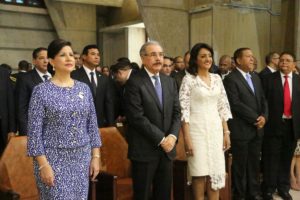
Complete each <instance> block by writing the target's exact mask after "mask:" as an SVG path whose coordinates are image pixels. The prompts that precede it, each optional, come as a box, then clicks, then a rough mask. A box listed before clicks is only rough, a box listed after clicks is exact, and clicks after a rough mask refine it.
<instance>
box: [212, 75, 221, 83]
mask: <svg viewBox="0 0 300 200" xmlns="http://www.w3.org/2000/svg"><path fill="white" fill-rule="evenodd" d="M210 76H211V78H212V79H214V80H216V81H219V82H222V78H221V77H220V75H219V74H215V73H210Z"/></svg>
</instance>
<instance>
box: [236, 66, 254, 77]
mask: <svg viewBox="0 0 300 200" xmlns="http://www.w3.org/2000/svg"><path fill="white" fill-rule="evenodd" d="M236 68H237V70H239V72H241V74H242V75H243V77H244V78H246V75H247V74H249V75H250V72H248V73H247V72H244V71H243V70H241V69H240V68H239V67H236ZM250 76H251V75H250Z"/></svg>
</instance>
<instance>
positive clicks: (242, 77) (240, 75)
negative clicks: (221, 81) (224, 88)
mask: <svg viewBox="0 0 300 200" xmlns="http://www.w3.org/2000/svg"><path fill="white" fill-rule="evenodd" d="M235 74H236V76H237V77H238V78H239V79H240V81H241V82H242V84H244V85H245V86H246V88H247V89H248V90H249V92H250V93H251V94H252V95H255V94H254V93H253V91H252V89H251V88H250V86H249V85H248V83H247V81H246V79H245V78H244V76H243V75H242V74H241V72H239V70H237V69H235ZM252 82H253V81H252ZM254 89H255V86H254Z"/></svg>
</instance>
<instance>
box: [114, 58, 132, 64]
mask: <svg viewBox="0 0 300 200" xmlns="http://www.w3.org/2000/svg"><path fill="white" fill-rule="evenodd" d="M117 62H128V63H130V60H129V58H127V57H120V58H118V59H117Z"/></svg>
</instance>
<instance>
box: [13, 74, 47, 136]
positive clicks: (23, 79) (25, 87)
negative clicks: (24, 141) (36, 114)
mask: <svg viewBox="0 0 300 200" xmlns="http://www.w3.org/2000/svg"><path fill="white" fill-rule="evenodd" d="M42 82H43V80H42V78H41V77H40V76H39V74H38V72H37V71H36V69H33V70H31V71H29V72H27V73H26V74H24V75H22V76H19V77H18V79H17V83H16V108H17V120H18V127H19V134H20V135H27V121H28V107H29V102H30V98H31V94H32V91H33V88H34V87H35V86H36V85H38V84H40V83H42Z"/></svg>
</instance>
